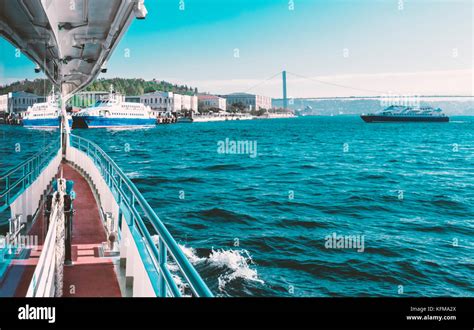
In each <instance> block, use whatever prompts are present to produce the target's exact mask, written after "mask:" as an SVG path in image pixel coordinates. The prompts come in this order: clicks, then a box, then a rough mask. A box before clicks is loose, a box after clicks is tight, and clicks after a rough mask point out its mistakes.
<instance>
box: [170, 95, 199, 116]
mask: <svg viewBox="0 0 474 330" xmlns="http://www.w3.org/2000/svg"><path fill="white" fill-rule="evenodd" d="M173 111H174V112H180V111H192V112H197V111H198V97H197V96H195V95H182V94H176V93H175V94H174V96H173Z"/></svg>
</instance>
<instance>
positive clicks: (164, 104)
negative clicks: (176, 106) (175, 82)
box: [139, 91, 173, 117]
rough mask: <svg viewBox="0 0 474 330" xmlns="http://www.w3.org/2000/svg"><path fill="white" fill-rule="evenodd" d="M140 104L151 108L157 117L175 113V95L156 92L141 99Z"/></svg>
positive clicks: (142, 96)
mask: <svg viewBox="0 0 474 330" xmlns="http://www.w3.org/2000/svg"><path fill="white" fill-rule="evenodd" d="M139 99H140V100H139V102H140V103H143V104H144V105H147V106H149V107H150V109H151V111H152V112H153V114H154V116H155V117H158V116H160V115H161V114H164V113H170V112H172V111H173V93H171V92H161V91H155V92H152V93H146V94H144V95H141V96H140V97H139Z"/></svg>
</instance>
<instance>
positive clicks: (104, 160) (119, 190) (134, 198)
mask: <svg viewBox="0 0 474 330" xmlns="http://www.w3.org/2000/svg"><path fill="white" fill-rule="evenodd" d="M70 145H71V146H72V147H75V148H76V149H78V150H80V151H82V152H84V153H86V154H87V155H88V156H89V157H90V158H91V159H92V160H93V161H94V163H95V164H96V166H97V167H98V168H99V169H100V172H101V175H102V177H103V179H104V180H105V182H106V184H107V185H108V187H109V188H110V189H111V191H112V192H113V193H116V194H117V195H118V196H117V197H115V198H116V201H117V204H118V205H120V207H121V208H124V209H125V210H126V212H128V213H129V214H130V218H131V221H130V223H129V225H130V226H131V228H132V227H133V226H135V228H137V230H138V231H139V232H140V233H141V235H143V236H142V237H141V241H142V242H143V243H144V245H145V246H144V247H145V249H144V250H145V251H146V252H147V253H148V255H149V257H150V258H151V262H149V261H146V262H147V263H149V264H148V265H146V266H149V267H151V269H150V268H149V267H145V268H146V269H147V272H149V274H150V270H154V271H156V272H158V274H159V281H158V282H159V283H152V285H153V286H154V288H156V290H155V291H157V292H158V295H159V296H162V297H165V296H167V295H168V294H167V293H168V292H169V293H170V294H171V295H172V296H180V291H179V289H178V288H177V285H176V283H175V281H174V280H173V277H172V275H171V273H170V271H169V269H168V263H167V261H168V258H167V252H169V253H170V254H171V255H172V257H173V259H174V261H175V262H176V264H177V266H178V268H179V270H180V274H181V275H182V276H183V277H184V279H185V280H186V281H187V283H188V284H189V287H190V289H191V290H192V292H193V293H194V295H195V296H198V297H212V296H213V294H212V293H211V291H210V290H209V288H208V287H207V285H206V284H205V283H204V281H203V280H202V278H201V276H200V275H199V274H198V272H197V271H196V269H195V268H194V266H193V265H192V264H191V263H190V262H189V260H188V258H187V257H186V256H185V255H184V253H183V251H182V250H181V248H180V247H179V246H178V244H177V243H176V241H175V239H174V238H173V236H171V234H170V232H169V231H168V229H167V228H166V226H165V225H164V224H163V223H162V222H161V220H160V219H159V218H158V216H157V215H156V213H155V211H154V210H153V209H152V208H151V206H150V205H149V204H148V202H147V201H146V199H145V198H144V197H143V195H142V194H141V193H140V191H139V190H138V189H137V187H136V186H135V185H134V184H133V182H132V181H131V180H130V179H129V178H128V177H127V176H126V175H125V174H124V173H123V171H122V170H121V169H120V167H119V166H118V165H117V164H116V163H115V162H114V161H113V160H112V159H111V158H110V157H109V156H108V155H107V154H106V153H105V151H103V150H102V149H101V148H100V147H99V146H98V145H97V144H95V143H94V142H92V141H89V140H87V139H85V138H83V137H80V136H77V135H73V134H71V135H70ZM125 188H126V189H125ZM137 207H138V209H137ZM142 215H145V216H146V218H148V219H149V221H150V223H151V225H152V226H153V228H154V229H155V231H156V232H157V234H158V237H159V239H158V247H157V246H156V244H155V243H154V241H153V239H152V237H151V235H150V233H149V231H148V229H147V227H146V225H145V222H144V221H143V216H142ZM138 243H139V242H137V244H138ZM144 262H145V260H144ZM166 287H167V288H168V290H167V289H166Z"/></svg>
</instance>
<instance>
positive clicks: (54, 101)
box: [23, 88, 72, 128]
mask: <svg viewBox="0 0 474 330" xmlns="http://www.w3.org/2000/svg"><path fill="white" fill-rule="evenodd" d="M68 121H69V125H71V122H72V120H71V117H70V116H68ZM60 122H61V109H60V107H59V102H58V96H57V95H56V94H55V93H54V88H53V89H52V91H51V93H50V94H49V96H48V97H47V100H46V102H43V103H35V104H33V105H32V106H31V107H28V109H27V110H26V112H25V114H24V116H23V126H24V127H27V128H58V127H59V126H60Z"/></svg>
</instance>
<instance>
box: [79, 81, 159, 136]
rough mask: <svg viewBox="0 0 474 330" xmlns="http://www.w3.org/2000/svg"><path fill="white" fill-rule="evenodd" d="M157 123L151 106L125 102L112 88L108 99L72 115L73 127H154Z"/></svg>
mask: <svg viewBox="0 0 474 330" xmlns="http://www.w3.org/2000/svg"><path fill="white" fill-rule="evenodd" d="M155 124H156V117H155V116H154V115H153V113H152V111H151V109H150V107H149V106H145V105H143V104H141V103H134V102H124V101H123V99H122V96H121V95H120V94H116V93H114V92H113V91H112V90H111V92H110V93H109V97H108V98H107V99H104V100H98V101H97V102H96V103H95V104H94V105H93V106H91V107H88V108H85V109H83V110H81V111H79V112H77V113H75V114H74V115H73V116H72V128H104V127H105V128H107V127H110V128H113V127H122V128H132V127H153V126H155Z"/></svg>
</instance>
